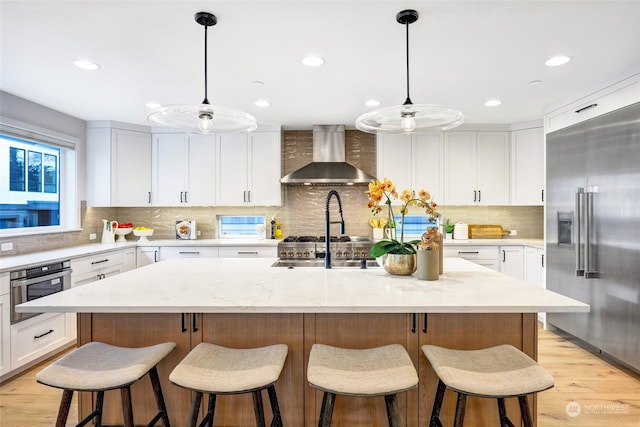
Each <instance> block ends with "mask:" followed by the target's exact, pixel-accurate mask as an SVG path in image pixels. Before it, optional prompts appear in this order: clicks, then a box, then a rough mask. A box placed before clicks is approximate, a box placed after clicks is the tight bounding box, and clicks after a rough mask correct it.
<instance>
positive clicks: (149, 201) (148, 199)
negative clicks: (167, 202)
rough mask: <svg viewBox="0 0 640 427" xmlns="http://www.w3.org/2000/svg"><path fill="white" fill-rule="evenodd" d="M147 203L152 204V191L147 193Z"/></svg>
mask: <svg viewBox="0 0 640 427" xmlns="http://www.w3.org/2000/svg"><path fill="white" fill-rule="evenodd" d="M147 203H149V204H151V191H149V192H148V193H147Z"/></svg>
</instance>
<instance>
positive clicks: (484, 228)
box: [469, 224, 510, 239]
mask: <svg viewBox="0 0 640 427" xmlns="http://www.w3.org/2000/svg"><path fill="white" fill-rule="evenodd" d="M509 233H510V232H509V230H503V229H502V226H501V225H491V224H469V238H470V239H502V236H506V235H508V234H509Z"/></svg>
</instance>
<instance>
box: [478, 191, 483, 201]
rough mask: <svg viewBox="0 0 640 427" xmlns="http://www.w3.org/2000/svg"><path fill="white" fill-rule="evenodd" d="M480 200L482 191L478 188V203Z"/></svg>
mask: <svg viewBox="0 0 640 427" xmlns="http://www.w3.org/2000/svg"><path fill="white" fill-rule="evenodd" d="M480 201H482V191H480V190H478V203H479V202H480Z"/></svg>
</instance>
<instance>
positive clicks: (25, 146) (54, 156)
mask: <svg viewBox="0 0 640 427" xmlns="http://www.w3.org/2000/svg"><path fill="white" fill-rule="evenodd" d="M0 164H2V171H3V172H0V181H1V182H0V196H1V197H0V229H13V228H28V227H43V226H55V225H60V185H59V182H60V148H58V147H53V146H50V145H47V144H43V143H37V142H32V141H27V140H23V139H18V138H14V137H10V136H7V135H0Z"/></svg>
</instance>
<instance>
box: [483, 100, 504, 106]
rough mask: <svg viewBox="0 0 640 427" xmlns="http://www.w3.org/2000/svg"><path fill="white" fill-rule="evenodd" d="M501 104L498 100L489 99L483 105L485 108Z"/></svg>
mask: <svg viewBox="0 0 640 427" xmlns="http://www.w3.org/2000/svg"><path fill="white" fill-rule="evenodd" d="M500 104H502V101H500V100H499V99H490V100H488V101H487V102H485V103H484V106H485V107H497V106H498V105H500Z"/></svg>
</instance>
